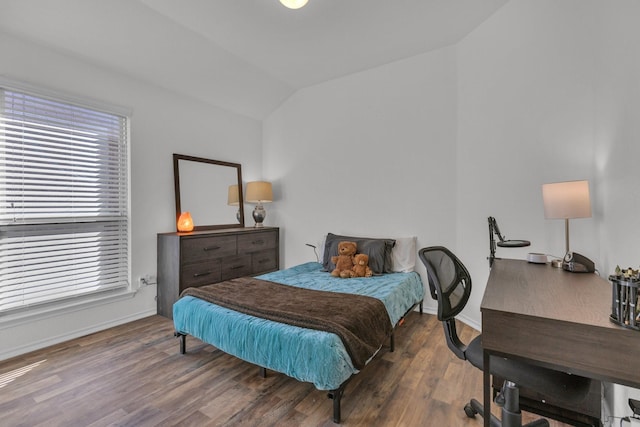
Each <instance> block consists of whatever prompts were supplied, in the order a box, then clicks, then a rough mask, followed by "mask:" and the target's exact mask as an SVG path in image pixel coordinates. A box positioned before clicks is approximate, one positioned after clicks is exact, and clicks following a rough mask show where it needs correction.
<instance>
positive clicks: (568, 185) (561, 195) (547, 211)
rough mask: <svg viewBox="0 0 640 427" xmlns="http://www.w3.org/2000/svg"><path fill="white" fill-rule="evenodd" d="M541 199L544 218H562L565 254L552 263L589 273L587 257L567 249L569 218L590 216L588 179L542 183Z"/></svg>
mask: <svg viewBox="0 0 640 427" xmlns="http://www.w3.org/2000/svg"><path fill="white" fill-rule="evenodd" d="M542 201H543V203H544V217H545V218H546V219H564V239H565V255H564V259H563V260H562V261H559V260H554V261H553V262H552V264H553V265H554V266H555V267H559V266H560V263H562V268H563V269H565V270H567V271H572V272H583V273H587V272H589V273H591V272H593V271H594V266H593V262H592V261H591V260H589V259H588V258H587V257H585V256H583V255H580V254H578V253H573V252H571V251H570V249H569V220H570V219H573V218H590V217H591V201H590V200H589V181H565V182H555V183H552V184H543V185H542Z"/></svg>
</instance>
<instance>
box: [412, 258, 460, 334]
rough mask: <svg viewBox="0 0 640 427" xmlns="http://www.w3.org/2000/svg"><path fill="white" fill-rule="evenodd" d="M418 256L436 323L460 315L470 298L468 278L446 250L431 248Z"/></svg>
mask: <svg viewBox="0 0 640 427" xmlns="http://www.w3.org/2000/svg"><path fill="white" fill-rule="evenodd" d="M418 255H419V256H420V259H421V260H422V263H423V264H424V266H425V267H426V268H427V275H428V278H429V288H430V290H431V296H432V298H433V299H435V300H437V301H438V320H441V321H444V320H450V319H453V318H454V317H455V316H456V315H458V313H460V312H461V311H462V309H463V308H464V306H465V305H466V304H467V301H468V300H469V296H470V295H471V276H470V275H469V271H468V270H467V268H466V267H465V266H464V264H462V262H461V261H460V260H459V259H458V257H457V256H455V255H454V254H453V253H452V252H451V251H450V250H449V249H447V248H445V247H443V246H431V247H428V248H423V249H420V251H419V253H418Z"/></svg>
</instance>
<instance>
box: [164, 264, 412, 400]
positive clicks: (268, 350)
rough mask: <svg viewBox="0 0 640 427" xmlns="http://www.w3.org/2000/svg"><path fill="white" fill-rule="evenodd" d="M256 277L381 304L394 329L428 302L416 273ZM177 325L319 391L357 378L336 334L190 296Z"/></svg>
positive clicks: (292, 272)
mask: <svg viewBox="0 0 640 427" xmlns="http://www.w3.org/2000/svg"><path fill="white" fill-rule="evenodd" d="M258 277H259V278H260V279H263V280H270V281H273V282H277V283H283V284H286V285H292V286H298V287H303V288H310V289H319V290H326V291H334V292H346V293H354V294H361V295H368V296H372V297H375V298H378V299H380V300H381V301H382V302H383V303H384V305H385V307H386V309H387V311H388V313H389V318H390V319H391V322H392V324H394V325H395V324H396V323H397V322H398V320H400V318H401V317H402V316H403V315H404V314H405V313H406V311H407V310H408V309H409V308H411V306H413V305H414V304H416V303H418V302H420V301H422V299H423V297H424V286H423V284H422V281H421V280H420V276H419V275H418V274H417V273H415V272H414V273H392V274H384V275H381V276H374V277H367V278H353V279H340V278H334V277H331V275H330V274H329V273H327V272H325V271H323V270H322V265H321V264H318V263H316V262H309V263H306V264H301V265H298V266H295V267H292V268H288V269H285V270H280V271H276V272H273V273H268V274H264V275H262V276H258ZM173 321H174V325H175V329H176V331H178V332H180V333H184V334H188V335H192V336H194V337H196V338H198V339H200V340H202V341H204V342H206V343H209V344H211V345H213V346H215V347H217V348H219V349H220V350H222V351H224V352H226V353H229V354H231V355H234V356H236V357H239V358H240V359H243V360H246V361H248V362H251V363H254V364H256V365H258V366H262V367H265V368H268V369H271V370H274V371H278V372H281V373H283V374H286V375H288V376H290V377H292V378H295V379H297V380H299V381H304V382H310V383H313V384H314V385H315V387H316V388H317V389H319V390H335V389H337V388H338V387H339V386H340V385H341V384H342V383H343V382H344V381H346V380H347V379H348V378H349V377H350V376H351V375H353V374H355V373H357V372H358V371H357V370H356V369H355V368H354V367H353V364H352V363H351V359H350V357H349V355H348V353H347V351H346V349H345V348H344V345H343V344H342V341H341V340H340V338H339V337H338V336H337V335H335V334H332V333H328V332H322V331H314V330H311V329H305V328H299V327H296V326H290V325H285V324H281V323H277V322H273V321H270V320H266V319H260V318H257V317H253V316H249V315H246V314H242V313H238V312H236V311H233V310H229V309H226V308H223V307H220V306H218V305H215V304H211V303H208V302H205V301H202V300H200V299H198V298H194V297H191V296H187V297H183V298H181V299H179V300H178V301H177V302H176V303H175V304H174V306H173ZM372 357H373V355H372Z"/></svg>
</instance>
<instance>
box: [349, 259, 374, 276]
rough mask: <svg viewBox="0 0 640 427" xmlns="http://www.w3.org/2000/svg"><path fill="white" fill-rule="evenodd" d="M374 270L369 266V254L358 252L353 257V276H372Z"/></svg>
mask: <svg viewBox="0 0 640 427" xmlns="http://www.w3.org/2000/svg"><path fill="white" fill-rule="evenodd" d="M372 275H373V272H372V271H371V269H370V268H369V255H367V254H356V255H355V256H354V257H353V268H352V269H351V277H371V276H372Z"/></svg>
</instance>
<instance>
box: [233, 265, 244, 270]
mask: <svg viewBox="0 0 640 427" xmlns="http://www.w3.org/2000/svg"><path fill="white" fill-rule="evenodd" d="M239 268H244V265H234V266H233V267H231V270H237V269H239Z"/></svg>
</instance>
